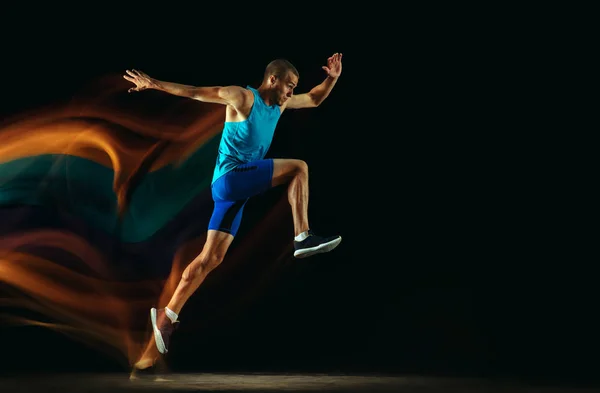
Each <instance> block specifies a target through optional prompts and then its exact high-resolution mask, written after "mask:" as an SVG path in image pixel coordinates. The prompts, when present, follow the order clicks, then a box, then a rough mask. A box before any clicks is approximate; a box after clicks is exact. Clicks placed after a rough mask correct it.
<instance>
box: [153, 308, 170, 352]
mask: <svg viewBox="0 0 600 393" xmlns="http://www.w3.org/2000/svg"><path fill="white" fill-rule="evenodd" d="M150 321H151V322H152V331H153V332H154V342H155V343H156V348H157V349H158V352H160V353H162V354H163V355H164V354H165V353H167V352H168V351H167V348H166V346H165V342H164V341H163V339H162V334H160V330H159V329H158V325H157V324H156V308H154V307H152V308H151V309H150Z"/></svg>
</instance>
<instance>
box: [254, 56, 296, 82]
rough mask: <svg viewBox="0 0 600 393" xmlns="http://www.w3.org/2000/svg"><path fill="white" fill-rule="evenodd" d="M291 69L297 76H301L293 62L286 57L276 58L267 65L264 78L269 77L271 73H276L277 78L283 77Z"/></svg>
mask: <svg viewBox="0 0 600 393" xmlns="http://www.w3.org/2000/svg"><path fill="white" fill-rule="evenodd" d="M289 71H291V72H293V73H294V74H295V75H296V77H298V78H300V74H299V73H298V70H297V69H296V67H294V65H293V64H292V63H290V62H289V61H287V60H285V59H276V60H273V61H272V62H270V63H269V64H268V65H267V68H266V69H265V75H264V77H263V79H267V78H268V77H269V76H271V75H275V76H276V77H277V78H282V77H284V76H286V75H287V73H288V72H289Z"/></svg>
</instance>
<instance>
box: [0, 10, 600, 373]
mask: <svg viewBox="0 0 600 393" xmlns="http://www.w3.org/2000/svg"><path fill="white" fill-rule="evenodd" d="M71 11H72V10H71ZM105 11H108V12H98V10H94V9H90V10H89V11H86V12H81V13H79V12H77V13H75V14H72V15H71V14H68V11H67V10H65V12H64V13H62V14H61V13H60V12H58V11H56V10H55V14H56V16H54V14H52V15H53V16H52V17H48V15H49V14H46V13H45V12H44V10H40V9H37V12H36V13H35V14H34V15H31V14H26V13H24V12H17V11H14V12H8V13H7V14H6V15H5V16H4V18H5V19H6V20H13V21H15V23H14V24H10V23H8V24H6V25H5V26H3V27H2V29H3V40H4V45H3V49H2V53H3V60H2V62H1V65H0V67H1V72H2V75H3V78H2V79H3V81H2V96H3V99H2V108H1V111H2V113H3V115H10V114H13V113H19V112H21V111H24V110H29V109H35V108H36V107H40V106H43V105H45V104H47V103H52V102H57V101H60V100H68V99H69V97H71V96H72V95H73V92H75V91H77V89H78V88H80V87H81V86H82V85H84V84H85V83H87V82H88V81H90V80H92V79H94V78H96V77H98V76H101V75H106V74H110V73H122V72H123V71H124V70H125V69H128V68H137V69H141V70H143V71H145V72H147V73H148V74H150V75H151V76H154V77H156V78H158V79H163V80H169V81H173V82H180V83H185V84H192V85H227V84H237V85H246V84H251V85H256V84H257V83H258V82H259V81H260V78H261V77H262V72H263V69H264V66H265V65H266V64H267V63H268V62H269V61H270V60H272V59H274V58H278V57H284V58H287V59H289V60H290V61H291V62H292V63H294V64H295V65H296V67H297V68H298V69H299V71H300V75H301V78H300V83H299V86H298V88H297V91H296V92H297V93H299V92H303V91H306V90H308V89H310V88H311V87H312V86H314V85H315V84H317V83H319V82H320V81H321V80H322V78H323V77H324V72H323V71H322V70H321V66H322V65H324V64H325V61H326V59H327V57H328V56H330V55H331V54H333V53H334V52H342V53H343V55H344V56H343V73H342V76H341V77H340V79H339V82H338V84H337V86H336V87H335V89H334V90H333V92H332V94H331V96H330V97H329V98H328V99H327V101H326V102H325V103H324V104H323V105H322V106H321V107H319V108H317V109H314V110H306V111H297V112H292V111H288V112H286V113H285V114H284V116H283V117H282V119H281V121H280V124H279V126H278V130H277V132H276V136H275V140H274V142H273V145H272V148H271V151H270V154H269V155H270V156H287V157H295V158H301V159H304V160H306V161H307V162H308V164H309V167H310V171H311V172H310V176H311V204H310V210H309V212H310V215H311V224H312V225H313V226H314V227H315V228H318V230H319V231H320V232H322V233H323V234H334V233H339V234H341V235H342V236H343V238H344V241H343V242H342V244H341V246H340V247H339V248H338V249H336V250H335V251H334V252H332V253H330V254H325V255H321V256H317V257H315V258H314V259H312V260H310V261H309V260H307V261H306V262H301V263H300V262H299V263H298V265H297V266H294V267H292V268H290V269H288V270H286V271H285V273H284V274H282V277H281V278H280V280H279V281H278V283H277V285H274V286H272V287H271V288H270V289H269V290H268V291H267V292H266V295H265V296H263V297H261V298H260V299H259V300H258V301H256V302H253V303H251V304H249V305H248V308H247V309H245V310H244V312H243V313H240V314H239V315H236V316H233V317H231V319H230V320H229V321H228V323H223V325H222V326H221V327H220V328H219V329H215V330H214V331H212V333H211V335H210V336H206V335H204V334H202V335H198V334H195V332H194V330H193V329H191V328H188V329H185V328H183V329H182V330H181V331H180V332H178V335H177V336H174V338H173V340H174V341H173V349H172V352H171V354H170V358H169V364H170V365H171V367H172V368H174V369H176V370H183V371H188V370H189V371H198V370H267V371H290V370H304V371H317V372H333V371H338V372H379V373H414V372H418V373H437V374H459V375H504V376H517V377H524V378H525V377H531V378H542V379H549V380H562V379H569V380H572V381H591V380H593V379H594V377H595V375H596V374H597V371H596V370H597V367H596V360H595V359H597V356H595V355H596V354H597V352H596V351H595V349H596V348H597V347H596V339H595V336H596V334H597V331H596V330H595V329H594V328H593V326H594V325H593V323H592V322H593V318H592V317H591V315H593V314H594V312H595V311H596V304H597V302H596V300H595V291H594V289H595V286H594V285H592V284H591V283H590V281H591V279H590V278H591V274H590V273H588V272H587V271H586V269H584V267H585V266H584V265H583V263H584V262H585V260H584V259H580V258H579V257H577V256H576V255H577V254H576V253H567V254H562V253H560V250H561V248H562V247H561V245H562V241H561V239H560V237H559V238H558V240H557V239H556V238H553V237H549V236H548V235H547V233H548V232H552V228H553V225H554V224H555V220H556V219H557V217H558V216H559V213H558V210H559V209H560V206H557V205H553V204H552V203H550V202H548V200H549V198H550V196H549V195H546V194H545V192H543V191H541V190H540V188H538V187H541V186H540V184H541V183H542V181H544V180H545V179H546V177H547V176H548V173H547V169H548V167H550V166H551V162H548V161H547V160H548V157H547V156H546V152H545V151H543V148H542V147H540V145H539V144H538V143H537V142H536V140H537V141H538V142H539V140H538V139H537V138H538V137H537V135H534V133H535V124H534V123H532V122H531V119H530V118H528V117H527V112H528V110H529V108H530V106H532V105H534V104H535V103H534V102H532V101H530V100H529V97H530V94H531V90H530V89H531V83H532V80H533V79H534V78H535V72H536V70H535V67H533V66H531V65H530V61H531V60H532V59H533V58H534V57H535V45H533V43H534V42H535V39H534V38H531V37H530V36H527V35H520V36H519V37H516V36H515V35H516V33H515V29H516V28H517V26H515V25H514V24H513V25H511V26H512V27H510V26H509V27H507V26H504V27H503V28H498V29H494V28H492V29H488V27H489V23H491V22H492V21H491V19H492V17H491V16H490V13H489V12H483V10H481V11H482V12H481V13H480V14H478V18H468V17H462V18H461V17H458V16H457V17H456V18H445V17H443V15H444V10H429V11H431V13H428V12H427V11H425V12H422V13H419V14H418V16H417V15H414V14H412V15H410V14H408V15H407V14H401V16H399V14H394V15H388V17H389V18H388V19H386V20H383V19H377V18H375V17H371V15H363V16H361V17H356V18H355V19H353V20H352V21H349V20H347V19H344V18H341V17H334V18H329V17H328V16H329V15H328V13H330V10H328V9H327V7H325V9H318V8H317V9H315V14H314V15H313V16H311V15H310V13H308V15H306V16H299V15H296V14H288V13H286V12H284V11H281V10H277V9H271V10H269V12H266V15H260V17H258V18H256V19H250V18H248V19H243V18H242V19H241V20H240V21H237V20H236V21H235V22H234V21H233V20H228V19H227V18H222V17H214V20H209V19H211V18H209V17H208V16H206V13H205V12H204V11H203V12H196V11H194V12H192V11H190V10H185V9H182V10H176V9H172V10H169V11H168V12H167V11H161V10H160V9H152V10H145V12H144V13H143V15H140V14H137V13H136V12H133V11H131V10H129V11H127V12H125V13H123V12H121V11H120V10H117V9H115V10H105ZM383 11H386V10H383ZM388 11H389V10H388ZM390 12H391V11H390ZM383 13H384V14H385V12H383ZM459 14H460V13H459ZM26 15H27V16H26ZM117 15H118V16H117ZM16 21H19V23H16ZM259 21H260V23H259ZM261 23H262V24H263V26H265V27H261ZM514 23H518V22H514ZM373 26H376V27H377V29H374V27H373ZM495 26H502V24H498V25H495ZM525 30H526V29H525ZM528 105H530V106H528ZM546 137H551V136H546ZM553 196H555V195H553ZM278 197H279V194H277V191H274V192H273V194H272V195H270V196H265V197H264V198H261V199H257V200H255V201H252V202H251V203H250V204H249V205H248V208H247V210H246V211H247V213H246V215H245V221H244V222H243V224H242V228H241V234H242V235H243V234H245V233H248V231H250V230H251V225H252V222H253V220H255V219H256V218H257V217H259V216H260V214H261V212H263V211H264V210H265V209H266V208H267V207H268V206H269V204H271V203H273V202H274V201H275V200H276V199H277V198H278ZM223 291H224V292H226V288H223ZM182 317H183V315H182ZM194 317H196V316H194ZM182 327H183V326H182ZM2 331H3V332H4V333H3V334H2V337H3V347H4V349H3V356H2V370H3V371H6V372H12V371H15V372H17V371H25V372H27V371H30V370H42V371H44V370H46V371H64V370H67V371H73V370H81V371H101V370H102V371H103V370H108V371H111V370H117V371H118V370H122V366H121V365H120V364H118V363H117V362H115V361H114V359H112V358H111V357H107V356H105V355H104V354H101V353H98V352H97V351H95V350H93V349H91V348H89V347H87V346H85V345H83V344H81V343H79V342H77V341H73V340H70V339H68V338H66V337H64V336H62V335H60V334H58V333H54V332H52V331H49V330H46V329H43V328H36V327H21V328H9V327H6V328H2ZM32 359H33V362H32Z"/></svg>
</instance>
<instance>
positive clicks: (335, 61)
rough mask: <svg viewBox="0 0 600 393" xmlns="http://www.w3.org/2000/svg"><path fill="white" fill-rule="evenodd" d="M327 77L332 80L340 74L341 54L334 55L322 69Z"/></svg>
mask: <svg viewBox="0 0 600 393" xmlns="http://www.w3.org/2000/svg"><path fill="white" fill-rule="evenodd" d="M322 68H323V69H324V70H325V72H327V75H328V76H330V77H332V78H337V77H338V76H340V74H341V73H342V54H341V53H334V54H333V56H331V57H330V58H329V59H327V65H326V66H323V67H322Z"/></svg>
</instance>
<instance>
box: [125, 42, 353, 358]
mask: <svg viewBox="0 0 600 393" xmlns="http://www.w3.org/2000/svg"><path fill="white" fill-rule="evenodd" d="M322 68H323V70H325V72H326V74H327V76H326V77H325V80H324V81H323V82H322V83H321V84H319V85H317V86H315V87H314V88H312V89H311V90H310V91H309V92H308V93H304V94H298V95H294V94H293V93H294V88H295V87H296V86H297V85H298V79H299V73H298V70H297V69H296V67H295V66H294V65H293V64H291V63H290V62H289V61H287V60H285V59H277V60H273V61H272V62H270V63H269V64H268V65H267V67H266V69H265V72H264V76H263V80H262V83H261V85H260V86H259V87H258V88H256V89H255V88H253V87H250V86H246V88H243V87H240V86H214V87H195V86H188V85H182V84H177V83H172V82H165V81H160V80H157V79H154V78H151V77H149V76H148V75H146V74H145V73H143V72H141V71H136V70H126V74H125V75H123V77H124V78H125V79H126V80H128V81H129V82H131V83H133V84H134V85H135V86H134V87H131V88H130V89H129V90H128V91H129V92H138V91H142V90H146V89H155V90H159V91H162V92H165V93H168V94H173V95H176V96H180V97H187V98H191V99H194V100H198V101H202V102H208V103H217V104H222V105H226V111H225V124H224V127H223V132H222V135H221V141H220V145H219V149H218V156H217V160H216V166H215V169H214V174H213V179H212V185H211V189H212V197H213V200H214V210H213V213H212V216H211V219H210V222H209V225H208V232H207V237H206V242H205V244H204V247H203V249H202V251H201V252H200V254H199V255H198V256H197V257H196V258H195V259H194V260H193V261H192V262H191V263H190V264H189V265H188V266H187V267H186V269H185V270H184V272H183V274H182V277H181V279H180V281H179V284H178V286H177V288H176V289H175V292H174V293H173V296H172V297H171V299H170V301H169V302H168V304H167V306H166V307H165V308H160V309H156V308H152V309H151V310H150V319H151V321H152V328H153V331H154V339H155V343H156V347H157V349H158V351H159V352H160V353H162V354H166V353H167V352H168V349H169V339H170V337H171V334H172V332H173V330H174V328H175V327H176V324H177V323H178V322H179V321H178V316H179V314H180V312H181V309H182V308H183V306H184V304H185V303H186V302H187V300H188V299H189V298H190V297H191V296H192V294H193V293H194V292H195V291H196V290H197V289H198V287H199V286H200V284H201V283H202V282H203V281H204V279H205V278H206V276H207V275H208V274H209V273H210V272H211V271H212V270H213V269H214V268H216V267H217V266H218V265H219V264H220V263H221V262H222V261H223V259H224V257H225V254H226V253H227V250H228V249H229V246H230V245H231V243H232V241H233V239H234V237H235V235H236V233H237V231H238V229H239V227H240V222H241V218H242V212H243V210H244V206H245V205H246V202H247V201H248V198H250V197H253V196H255V195H259V194H261V193H263V192H265V191H267V190H268V189H270V188H273V187H276V186H279V185H286V187H287V197H288V201H289V203H290V206H291V210H292V216H293V223H294V235H295V237H294V250H295V251H294V256H295V257H296V258H306V257H310V256H312V255H315V254H319V253H324V252H329V251H331V250H333V249H334V248H336V247H337V246H338V245H339V244H340V242H341V241H342V238H341V236H332V237H321V236H318V235H316V234H315V233H313V231H312V230H311V228H310V225H309V222H308V195H309V192H308V191H309V188H308V166H307V164H306V162H304V161H302V160H298V159H279V158H275V159H265V158H264V157H265V155H266V153H267V150H268V149H269V147H270V145H271V141H272V139H273V135H274V132H275V127H276V125H277V122H278V121H279V118H280V116H281V114H282V113H283V112H284V111H285V110H286V109H300V108H315V107H318V106H319V105H320V104H321V103H322V102H323V101H324V100H325V99H326V98H327V97H328V96H329V93H330V92H331V90H332V89H333V87H334V86H335V84H336V82H337V81H338V78H339V77H340V74H341V72H342V54H341V53H335V54H333V55H332V56H331V57H329V58H328V59H327V65H326V66H323V67H322Z"/></svg>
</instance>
